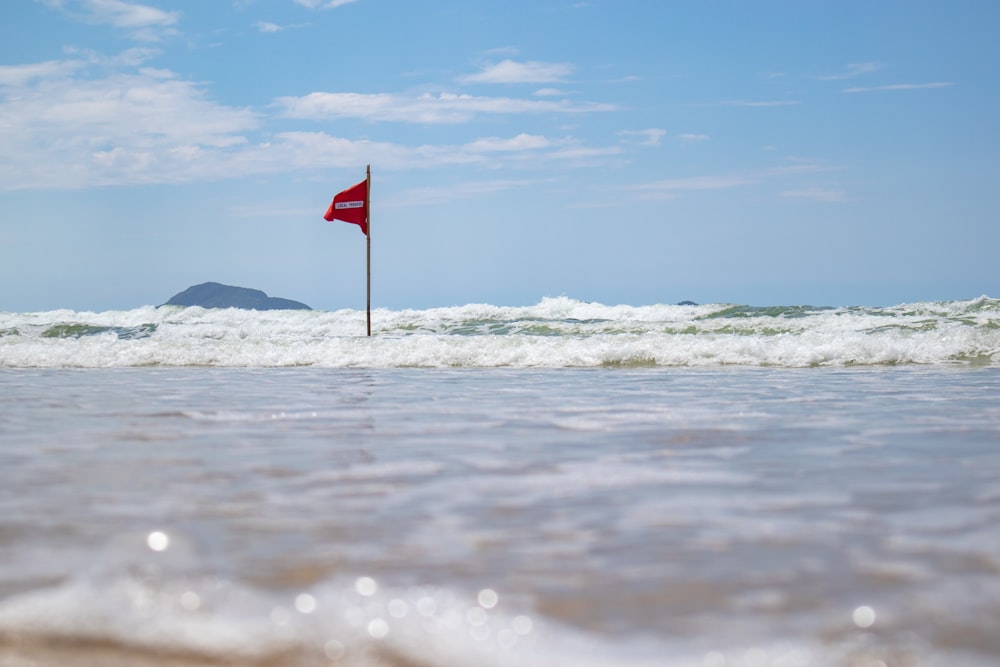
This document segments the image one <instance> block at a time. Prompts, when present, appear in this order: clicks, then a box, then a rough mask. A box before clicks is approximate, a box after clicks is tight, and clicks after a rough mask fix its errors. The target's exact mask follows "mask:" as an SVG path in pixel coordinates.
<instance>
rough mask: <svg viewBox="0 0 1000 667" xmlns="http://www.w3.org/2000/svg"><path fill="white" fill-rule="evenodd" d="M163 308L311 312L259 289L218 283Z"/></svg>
mask: <svg viewBox="0 0 1000 667" xmlns="http://www.w3.org/2000/svg"><path fill="white" fill-rule="evenodd" d="M163 305H164V306H201V307H202V308H242V309H243V310H312V308H310V307H309V306H307V305H306V304H304V303H300V302H298V301H292V300H291V299H280V298H278V297H274V296H268V295H267V294H265V293H264V292H262V291H260V290H259V289H250V288H247V287H233V286H231V285H222V284H220V283H202V284H200V285H193V286H191V287H188V288H187V289H186V290H184V291H183V292H180V293H178V294H175V295H173V296H172V297H170V300H169V301H167V302H166V303H165V304H163Z"/></svg>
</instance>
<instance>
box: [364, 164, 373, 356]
mask: <svg viewBox="0 0 1000 667" xmlns="http://www.w3.org/2000/svg"><path fill="white" fill-rule="evenodd" d="M365 202H366V204H367V205H366V206H365V227H367V230H368V233H367V234H365V240H366V244H365V245H366V247H367V250H366V257H365V264H366V265H367V267H368V280H367V284H368V335H369V336H371V335H372V211H371V209H372V166H371V165H368V166H367V167H366V168H365Z"/></svg>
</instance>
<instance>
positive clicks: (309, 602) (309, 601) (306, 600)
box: [295, 593, 317, 614]
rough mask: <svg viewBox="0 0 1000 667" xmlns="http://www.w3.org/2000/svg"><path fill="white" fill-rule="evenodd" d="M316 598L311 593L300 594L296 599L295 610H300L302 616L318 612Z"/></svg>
mask: <svg viewBox="0 0 1000 667" xmlns="http://www.w3.org/2000/svg"><path fill="white" fill-rule="evenodd" d="M316 607H317V604H316V598H314V597H313V596H312V595H309V593H300V594H299V595H298V596H296V598H295V608H296V609H298V610H299V613H301V614H311V613H313V612H314V611H316Z"/></svg>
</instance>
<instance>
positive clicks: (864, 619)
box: [852, 605, 875, 629]
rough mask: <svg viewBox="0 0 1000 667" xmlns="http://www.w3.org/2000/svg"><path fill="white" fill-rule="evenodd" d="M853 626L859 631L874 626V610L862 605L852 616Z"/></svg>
mask: <svg viewBox="0 0 1000 667" xmlns="http://www.w3.org/2000/svg"><path fill="white" fill-rule="evenodd" d="M852 618H853V620H854V625H856V626H858V627H859V628H861V629H865V628H870V627H872V625H874V624H875V610H874V609H872V608H871V607H869V606H868V605H862V606H860V607H858V608H857V609H855V610H854V613H853V614H852Z"/></svg>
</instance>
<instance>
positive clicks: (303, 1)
mask: <svg viewBox="0 0 1000 667" xmlns="http://www.w3.org/2000/svg"><path fill="white" fill-rule="evenodd" d="M355 1H356V0H295V3H296V4H298V5H302V6H303V7H308V8H309V9H333V8H335V7H343V6H344V5H349V4H351V3H352V2H355Z"/></svg>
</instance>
